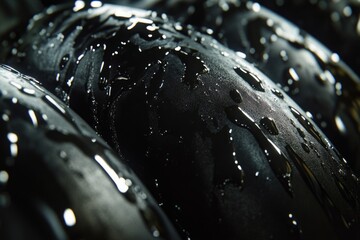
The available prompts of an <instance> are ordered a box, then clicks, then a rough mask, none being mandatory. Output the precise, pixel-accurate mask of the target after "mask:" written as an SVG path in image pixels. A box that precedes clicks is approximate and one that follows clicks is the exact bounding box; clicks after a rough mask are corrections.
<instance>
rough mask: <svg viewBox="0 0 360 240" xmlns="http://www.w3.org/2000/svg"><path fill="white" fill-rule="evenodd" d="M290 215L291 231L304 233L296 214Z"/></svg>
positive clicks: (295, 233) (294, 233)
mask: <svg viewBox="0 0 360 240" xmlns="http://www.w3.org/2000/svg"><path fill="white" fill-rule="evenodd" d="M288 217H289V220H290V232H291V233H292V234H293V235H300V234H301V233H302V230H301V228H300V226H299V223H298V221H297V220H296V218H295V216H294V214H292V213H289V215H288Z"/></svg>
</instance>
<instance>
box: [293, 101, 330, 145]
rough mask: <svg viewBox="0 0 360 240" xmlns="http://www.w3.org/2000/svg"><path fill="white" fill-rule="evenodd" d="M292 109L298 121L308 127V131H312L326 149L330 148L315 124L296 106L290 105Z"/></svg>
mask: <svg viewBox="0 0 360 240" xmlns="http://www.w3.org/2000/svg"><path fill="white" fill-rule="evenodd" d="M290 110H291V113H292V114H293V115H294V116H295V118H296V119H297V120H298V122H299V123H300V124H301V125H302V126H303V127H304V128H305V129H306V131H307V132H308V133H310V134H311V135H312V136H313V137H314V138H315V139H316V140H317V141H318V142H319V143H320V144H321V145H322V146H323V147H324V148H325V149H328V146H327V145H326V143H325V141H324V139H323V138H322V137H321V135H320V133H319V132H318V131H317V130H316V128H315V127H314V125H313V124H312V123H311V122H310V121H309V120H307V119H306V118H305V117H304V116H303V115H302V114H301V113H300V112H299V111H298V110H296V109H295V108H293V107H290Z"/></svg>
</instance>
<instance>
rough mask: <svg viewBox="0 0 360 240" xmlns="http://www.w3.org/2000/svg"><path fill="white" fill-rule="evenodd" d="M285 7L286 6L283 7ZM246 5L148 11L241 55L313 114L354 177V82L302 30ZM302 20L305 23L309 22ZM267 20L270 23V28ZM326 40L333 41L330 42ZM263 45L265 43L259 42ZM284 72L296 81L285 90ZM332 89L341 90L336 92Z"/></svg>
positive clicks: (357, 107)
mask: <svg viewBox="0 0 360 240" xmlns="http://www.w3.org/2000/svg"><path fill="white" fill-rule="evenodd" d="M289 2H292V1H289ZM289 4H290V5H291V3H288V2H287V1H286V3H285V5H286V6H287V5H289ZM330 5H331V4H330ZM341 5H342V4H341ZM252 6H253V5H252V3H251V2H247V1H235V3H228V4H223V5H222V4H221V3H220V2H219V3H218V2H214V1H200V2H198V3H196V4H186V3H184V2H181V1H179V2H177V3H176V4H174V5H171V4H168V5H166V6H165V7H161V5H160V4H159V5H158V6H154V8H158V9H160V10H162V11H165V12H169V13H170V14H173V15H174V16H175V18H176V19H179V21H181V22H183V23H187V24H192V25H195V26H197V27H198V29H200V30H203V31H205V30H206V28H210V29H212V30H213V31H214V33H213V34H212V35H213V36H214V37H215V38H216V39H217V40H219V41H220V42H222V43H223V44H225V45H226V46H227V47H229V48H231V49H233V50H235V51H240V52H243V53H245V54H246V56H247V60H248V61H250V62H253V63H255V64H256V66H257V67H258V68H260V69H261V70H262V71H263V72H264V73H265V74H266V75H267V76H268V77H269V78H270V79H272V80H273V81H275V82H276V83H279V84H281V86H282V88H283V89H284V90H286V92H287V93H288V94H289V95H290V96H291V97H292V98H293V100H294V101H295V102H296V103H297V104H299V105H300V106H301V107H302V109H304V110H305V111H309V112H310V113H311V114H312V115H313V118H314V119H313V120H314V121H315V122H316V123H317V125H318V126H319V127H321V129H322V130H323V131H324V133H325V134H326V136H327V137H328V138H329V139H330V140H331V141H332V142H333V143H334V145H335V146H336V147H337V148H338V149H339V151H340V152H341V153H342V154H343V156H344V157H345V159H346V160H347V161H348V162H349V164H350V166H351V167H352V169H353V170H354V172H355V173H356V174H357V175H359V174H360V149H359V148H358V146H359V144H360V104H359V103H360V79H359V77H358V76H357V75H356V74H355V73H354V72H353V71H352V70H351V69H350V68H349V67H348V66H347V65H346V64H345V63H343V62H342V61H341V60H340V61H339V62H334V61H332V60H331V55H332V52H331V51H330V50H328V49H327V48H326V47H325V46H323V45H322V44H321V43H319V42H318V41H317V40H315V39H314V38H313V37H311V36H310V35H309V34H307V33H305V32H304V31H303V30H301V29H299V28H298V27H296V26H295V25H293V24H291V23H290V22H289V21H287V20H286V19H284V18H282V17H280V16H279V15H277V14H275V13H274V12H272V11H270V10H267V9H266V8H264V7H262V8H260V9H259V11H254V10H253V8H252ZM293 11H295V10H294V9H293ZM296 11H298V13H299V14H301V13H302V14H304V12H305V11H302V9H297V10H296ZM184 12H185V14H183V13H184ZM180 13H181V14H180ZM306 14H308V12H306ZM309 14H310V16H311V13H309ZM304 19H306V20H304V21H311V20H309V19H311V17H310V18H307V17H306V18H304ZM268 20H271V21H272V25H271V26H270V25H268V23H267V21H268ZM312 26H314V27H316V28H320V29H321V30H320V32H321V31H322V30H323V27H322V25H321V27H319V26H320V24H319V25H317V24H312ZM277 28H279V29H282V30H283V31H282V32H283V34H280V35H279V33H278V32H276V29H277ZM305 29H306V28H305ZM306 30H307V29H306ZM337 36H339V37H341V36H343V34H337ZM271 37H273V38H271ZM274 37H276V38H274ZM262 38H263V39H262ZM329 39H330V40H333V38H332V37H329ZM263 40H265V42H261V41H263ZM322 40H323V39H322ZM325 43H326V42H325ZM344 44H345V43H344ZM312 46H314V47H312ZM345 49H346V48H345ZM356 49H357V48H356V47H354V48H352V52H353V53H356V52H358V51H357V50H356ZM282 51H283V52H285V53H286V57H285V58H286V60H284V59H283V57H281V53H282ZM317 51H318V52H320V54H319V53H318V52H317ZM322 55H323V56H322ZM290 68H293V69H294V70H295V71H296V73H297V75H298V76H299V81H298V82H295V81H294V82H295V83H293V84H291V85H290V84H288V79H289V77H290V75H289V73H288V69H290ZM354 70H356V69H354ZM325 72H328V73H330V76H331V78H333V79H334V82H331V81H329V80H327V79H325V80H319V79H320V78H319V76H321V75H322V76H324V73H325ZM337 83H339V84H341V85H336V84H337ZM337 86H341V91H340V92H341V93H339V91H338V90H337ZM336 116H340V119H341V120H342V123H343V125H344V127H345V129H346V130H345V131H342V129H340V128H339V125H338V124H339V123H337V121H336V120H335V119H336Z"/></svg>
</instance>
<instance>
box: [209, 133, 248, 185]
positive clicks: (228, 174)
mask: <svg viewBox="0 0 360 240" xmlns="http://www.w3.org/2000/svg"><path fill="white" fill-rule="evenodd" d="M231 132H232V130H231V129H229V128H227V127H225V128H223V129H222V130H221V131H220V132H219V133H217V134H214V135H213V137H212V143H213V154H214V158H215V165H214V181H215V184H216V186H218V187H219V188H220V189H223V188H225V187H226V186H227V185H228V184H232V185H234V186H236V187H238V188H239V189H242V188H243V184H244V171H243V169H242V168H241V166H240V163H239V160H238V159H237V157H236V153H235V148H234V145H233V140H232V136H231Z"/></svg>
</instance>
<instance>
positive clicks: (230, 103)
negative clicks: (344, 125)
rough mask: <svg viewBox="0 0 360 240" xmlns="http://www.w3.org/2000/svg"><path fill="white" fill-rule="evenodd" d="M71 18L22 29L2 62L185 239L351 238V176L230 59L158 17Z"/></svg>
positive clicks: (296, 116) (116, 12)
mask: <svg viewBox="0 0 360 240" xmlns="http://www.w3.org/2000/svg"><path fill="white" fill-rule="evenodd" d="M75 10H76V13H74V10H73V9H72V8H68V9H65V10H64V9H61V8H59V9H57V8H52V9H50V10H48V11H47V13H45V14H43V15H42V16H40V17H39V18H37V19H36V20H34V21H33V22H32V23H30V26H29V30H28V32H27V33H25V34H24V35H23V36H22V37H21V41H20V42H19V41H18V42H17V43H15V45H14V47H15V48H16V49H17V51H18V52H19V53H21V54H20V56H17V55H15V56H9V60H8V62H9V63H11V64H12V65H14V66H18V67H19V68H22V71H25V72H27V73H31V74H33V75H34V76H37V77H38V78H40V79H42V81H43V82H42V83H43V84H44V86H45V87H46V88H47V89H49V90H50V91H51V92H53V93H54V94H56V95H57V96H58V97H59V98H60V99H62V100H63V101H64V102H65V103H67V104H68V105H69V106H70V107H71V108H73V109H74V110H75V111H76V112H78V113H79V114H80V115H81V116H82V117H83V118H84V119H85V120H86V121H87V122H88V123H90V124H91V125H92V126H93V127H94V128H95V129H96V130H97V132H98V133H99V134H100V135H101V136H103V137H104V138H105V140H106V141H108V142H109V143H110V144H111V145H112V146H113V147H114V148H115V149H117V151H118V153H119V154H120V155H122V156H125V157H126V159H128V161H129V164H130V166H132V168H133V169H134V171H135V172H136V173H137V174H138V175H139V177H140V178H141V180H142V181H143V182H144V184H145V185H146V186H147V187H148V188H149V189H150V190H151V192H152V193H153V194H154V195H155V197H156V199H157V200H158V202H159V204H160V205H161V206H162V208H163V209H164V211H165V212H166V213H167V215H168V216H169V217H170V218H171V219H172V220H173V222H175V224H176V227H177V229H178V230H179V231H180V232H181V234H182V237H183V238H187V237H190V238H191V239H241V238H243V239H250V238H251V239H267V238H273V239H299V238H300V239H344V238H346V239H354V238H356V237H357V236H359V235H358V234H359V232H358V231H359V219H358V218H359V199H358V179H357V178H356V177H355V176H354V175H353V174H352V171H351V170H350V169H349V167H348V166H347V164H346V163H345V162H343V159H342V158H341V157H340V156H339V154H338V152H337V151H336V150H335V149H334V148H333V147H332V145H331V143H330V142H329V141H328V140H327V139H326V138H325V136H324V135H323V134H322V133H321V130H320V129H319V128H318V127H317V126H316V125H314V123H313V122H312V120H310V119H308V118H307V117H306V116H305V115H306V114H305V113H304V112H303V111H302V110H301V109H300V108H299V107H298V106H297V105H296V103H294V102H293V101H292V100H291V99H290V98H289V97H288V96H287V94H286V93H284V91H282V90H280V89H279V88H278V87H277V86H276V85H275V84H274V83H273V82H272V81H270V80H269V78H267V77H266V76H265V75H264V74H262V73H261V72H260V71H259V70H257V69H256V68H255V67H254V66H253V65H252V64H250V63H249V62H247V61H246V60H244V59H243V58H240V57H239V55H241V54H239V53H238V54H236V53H234V52H233V51H231V50H230V49H228V48H225V47H224V46H222V45H221V44H220V43H218V42H216V41H215V40H214V39H213V38H211V37H209V36H206V35H203V34H200V33H198V32H196V31H195V30H194V29H193V28H192V27H190V26H188V27H185V26H182V25H181V24H180V23H176V22H172V21H169V20H168V17H167V16H166V15H164V14H162V15H157V14H156V13H154V12H147V11H139V10H135V9H128V8H123V7H117V6H111V5H105V6H103V7H100V8H90V9H88V8H86V7H85V8H84V9H76V8H75ZM39 33H41V34H39ZM304 146H309V147H308V148H306V147H304ZM305 149H306V150H305Z"/></svg>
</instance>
